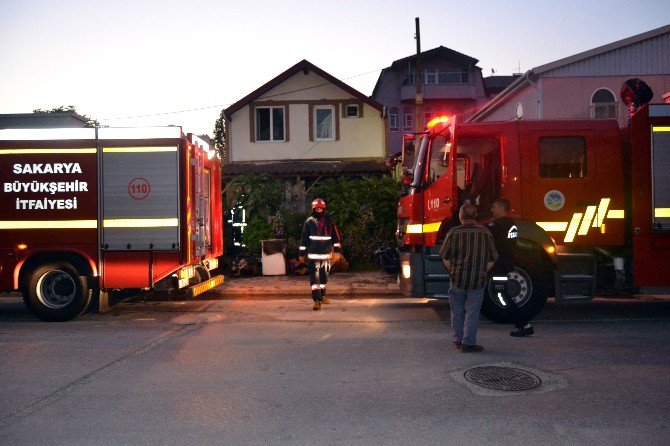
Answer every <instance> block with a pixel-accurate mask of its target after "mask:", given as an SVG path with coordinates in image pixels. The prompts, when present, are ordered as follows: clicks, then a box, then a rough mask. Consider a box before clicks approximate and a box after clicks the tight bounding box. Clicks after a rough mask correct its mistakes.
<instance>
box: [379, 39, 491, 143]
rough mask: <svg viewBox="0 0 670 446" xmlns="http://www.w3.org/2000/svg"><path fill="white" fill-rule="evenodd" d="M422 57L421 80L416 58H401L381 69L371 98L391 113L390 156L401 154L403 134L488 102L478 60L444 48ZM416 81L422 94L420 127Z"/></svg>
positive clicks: (389, 114) (424, 54) (389, 117)
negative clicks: (432, 121) (436, 119)
mask: <svg viewBox="0 0 670 446" xmlns="http://www.w3.org/2000/svg"><path fill="white" fill-rule="evenodd" d="M420 56H421V57H420V62H421V73H420V78H417V73H416V65H417V56H416V55H412V56H409V57H405V58H403V59H398V60H396V61H394V62H393V63H392V64H391V66H390V67H388V68H385V69H384V70H382V72H381V74H380V75H379V79H378V80H377V84H376V85H375V88H374V90H373V93H372V98H373V99H374V100H375V101H377V102H380V103H382V104H384V105H385V106H386V108H387V110H388V126H389V129H388V130H389V143H388V145H389V151H390V153H395V152H398V151H400V149H401V144H402V137H403V134H405V133H407V132H413V131H415V129H417V128H420V129H423V127H424V125H425V124H426V122H428V121H429V120H430V119H431V118H433V117H435V116H440V115H445V114H449V115H453V114H460V115H465V116H468V115H470V114H472V113H473V112H475V111H476V110H477V108H478V107H479V106H481V105H482V104H484V103H485V102H486V101H487V100H488V98H487V96H486V90H485V86H484V80H483V78H482V70H481V68H479V67H478V66H477V62H478V60H477V59H474V58H472V57H470V56H466V55H465V54H461V53H459V52H457V51H454V50H451V49H449V48H446V47H443V46H440V47H438V48H434V49H432V50H429V51H424V52H422V53H421V54H420ZM417 79H419V80H420V82H421V86H420V87H421V94H422V104H421V113H420V115H419V116H418V119H419V121H420V122H419V123H418V125H417V122H416V120H417V108H416V105H415V100H416V93H417V85H416V83H417Z"/></svg>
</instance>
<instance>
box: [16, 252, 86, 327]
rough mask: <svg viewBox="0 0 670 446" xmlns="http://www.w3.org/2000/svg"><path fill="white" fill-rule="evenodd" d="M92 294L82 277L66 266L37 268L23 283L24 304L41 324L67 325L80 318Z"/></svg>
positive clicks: (51, 265) (70, 266)
mask: <svg viewBox="0 0 670 446" xmlns="http://www.w3.org/2000/svg"><path fill="white" fill-rule="evenodd" d="M91 297H92V293H91V292H90V290H89V288H88V284H87V281H86V278H85V277H82V276H80V275H79V273H78V272H77V270H76V269H75V268H74V267H73V266H72V265H70V264H69V263H65V262H58V263H47V264H44V265H41V266H39V267H37V268H36V269H35V270H34V271H33V272H32V274H31V275H30V277H29V278H28V280H27V282H26V287H25V289H24V295H23V301H24V302H25V304H26V307H27V308H28V309H29V310H30V312H31V313H33V314H34V315H35V316H36V317H38V318H39V319H42V320H43V321H49V322H52V321H58V322H61V321H69V320H71V319H74V318H76V317H77V316H80V315H81V314H83V313H84V312H85V311H86V310H87V309H88V307H89V305H90V303H91Z"/></svg>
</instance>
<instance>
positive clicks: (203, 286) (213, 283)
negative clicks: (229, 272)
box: [185, 275, 224, 298]
mask: <svg viewBox="0 0 670 446" xmlns="http://www.w3.org/2000/svg"><path fill="white" fill-rule="evenodd" d="M223 280H224V277H223V275H218V276H214V277H212V278H211V279H209V280H206V281H204V282H202V283H199V284H197V285H193V286H191V287H189V288H187V289H186V290H185V291H186V295H187V296H188V297H190V298H194V297H196V296H198V295H199V294H202V293H204V292H205V291H209V290H211V289H212V288H214V287H217V286H219V285H221V284H222V283H223Z"/></svg>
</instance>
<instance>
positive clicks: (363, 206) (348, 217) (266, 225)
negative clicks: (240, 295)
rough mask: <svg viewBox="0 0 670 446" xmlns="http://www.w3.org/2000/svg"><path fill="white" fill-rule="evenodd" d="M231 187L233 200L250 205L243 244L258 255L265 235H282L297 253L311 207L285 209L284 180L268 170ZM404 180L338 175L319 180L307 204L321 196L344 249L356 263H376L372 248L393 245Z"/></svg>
mask: <svg viewBox="0 0 670 446" xmlns="http://www.w3.org/2000/svg"><path fill="white" fill-rule="evenodd" d="M235 182H236V184H235V185H234V187H231V192H230V193H229V204H234V203H241V204H242V205H243V206H244V207H245V209H246V210H247V216H248V221H247V227H246V229H245V231H244V236H243V238H244V243H245V244H246V245H247V248H248V249H249V250H250V251H251V252H252V253H254V254H260V251H261V243H260V242H261V240H265V239H272V238H283V239H284V240H286V242H287V255H288V257H289V258H293V257H297V256H298V245H299V244H300V235H301V233H302V226H303V223H304V221H305V219H306V218H307V216H308V215H309V212H292V211H289V210H288V209H285V208H283V207H282V206H283V205H284V193H283V190H284V183H283V181H282V180H277V179H271V178H268V177H267V176H265V175H243V176H240V177H238V179H236V180H235ZM399 190H400V185H399V183H398V181H397V180H395V179H393V178H390V177H369V176H362V177H338V178H329V179H326V180H323V181H321V182H319V183H317V184H316V185H315V186H314V187H313V188H312V189H311V190H310V192H309V197H308V198H309V200H308V203H309V202H311V201H312V200H313V199H314V198H317V197H320V198H323V199H324V200H325V201H326V204H327V210H328V213H329V214H330V216H331V218H332V219H333V221H335V223H336V224H337V227H338V228H339V230H340V236H341V237H342V248H343V253H344V255H345V257H346V258H347V260H349V262H350V263H351V265H352V267H354V268H356V267H359V266H361V265H368V264H370V263H372V262H373V256H374V251H375V250H376V249H377V248H378V247H379V246H381V245H384V244H392V243H394V242H393V232H394V231H395V227H396V199H397V196H398V192H399Z"/></svg>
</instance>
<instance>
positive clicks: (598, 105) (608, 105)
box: [591, 87, 619, 119]
mask: <svg viewBox="0 0 670 446" xmlns="http://www.w3.org/2000/svg"><path fill="white" fill-rule="evenodd" d="M600 90H605V91H607V92H608V93H609V94H611V95H612V99H613V102H593V98H594V96H595V95H596V93H598V92H599V91H600ZM610 109H612V110H613V114H611V115H610V114H609V113H607V116H602V117H600V116H598V117H597V116H596V115H597V114H598V113H597V111H598V110H605V111H609V110H610ZM618 118H619V103H618V102H617V100H616V95H615V94H614V93H613V92H612V90H610V89H609V88H605V87H600V88H597V89H596V90H595V91H594V92H593V93H592V94H591V119H618Z"/></svg>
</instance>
